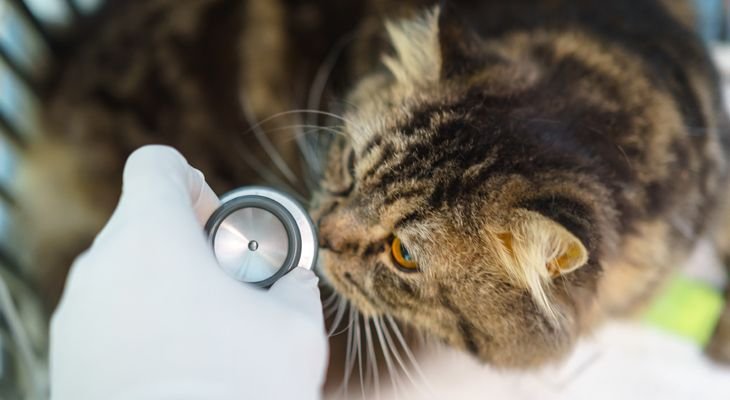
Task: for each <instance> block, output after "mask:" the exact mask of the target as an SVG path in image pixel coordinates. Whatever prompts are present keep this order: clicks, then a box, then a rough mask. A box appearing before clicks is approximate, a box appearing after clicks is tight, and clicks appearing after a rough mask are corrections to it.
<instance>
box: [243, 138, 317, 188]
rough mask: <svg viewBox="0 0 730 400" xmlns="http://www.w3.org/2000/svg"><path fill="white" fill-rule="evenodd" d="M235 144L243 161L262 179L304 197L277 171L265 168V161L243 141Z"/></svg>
mask: <svg viewBox="0 0 730 400" xmlns="http://www.w3.org/2000/svg"><path fill="white" fill-rule="evenodd" d="M234 144H235V149H236V150H237V151H238V153H239V154H240V155H241V159H242V160H243V162H244V163H245V164H246V165H247V166H248V167H249V168H251V169H252V170H253V171H254V172H255V173H256V174H258V175H259V177H261V179H263V180H265V181H266V182H269V183H270V184H273V185H277V186H279V187H282V188H285V189H287V191H289V192H290V194H292V195H294V196H295V197H297V198H298V199H302V198H303V196H302V195H301V194H300V193H299V192H298V191H297V190H296V189H294V187H293V186H291V185H290V184H289V183H287V182H286V181H284V180H282V179H281V178H279V177H278V176H277V175H276V173H275V172H273V171H271V170H269V169H267V168H265V167H264V164H263V162H261V161H260V160H259V159H258V158H257V157H256V156H255V155H254V154H252V153H251V152H250V151H249V150H248V149H247V148H246V147H245V146H243V143H238V142H235V143H234Z"/></svg>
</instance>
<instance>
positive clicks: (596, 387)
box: [382, 323, 730, 400]
mask: <svg viewBox="0 0 730 400" xmlns="http://www.w3.org/2000/svg"><path fill="white" fill-rule="evenodd" d="M420 364H421V367H422V369H423V370H424V375H425V376H426V378H427V379H428V382H429V385H428V386H430V387H431V390H430V391H429V392H428V393H424V392H423V390H425V389H424V388H425V386H426V385H422V386H421V387H420V389H419V390H416V389H414V388H412V387H411V388H409V390H408V393H406V392H405V390H401V391H400V393H398V394H397V395H396V394H395V393H393V392H392V391H388V392H385V391H384V392H383V396H382V398H383V399H465V400H466V399H499V400H522V399H525V400H527V399H540V400H551V399H556V400H557V399H561V400H563V399H566V400H573V399H575V400H579V399H581V400H582V399H591V400H601V399H606V400H615V399H637V400H638V399H662V400H673V399H677V400H679V399H683V400H684V399H697V400H699V399H702V400H714V399H717V400H727V399H730V369H728V368H727V367H719V366H717V365H714V364H712V363H711V362H710V361H709V360H707V359H706V358H705V357H704V356H703V355H702V353H701V351H700V350H699V349H698V348H697V347H695V346H694V345H692V344H691V343H689V342H685V341H683V340H677V339H676V338H675V337H673V336H671V335H669V334H666V333H664V332H659V331H655V330H653V329H649V328H646V327H643V326H638V325H633V324H629V323H620V324H619V323H616V324H611V325H608V326H606V327H604V329H602V330H601V331H600V332H598V333H597V335H596V336H595V337H594V338H591V339H588V340H585V341H584V342H582V343H581V344H580V345H579V346H578V347H577V348H576V351H575V353H574V354H573V355H572V356H571V357H570V358H569V359H568V361H567V362H566V363H565V364H564V365H562V366H550V367H546V368H544V369H543V370H541V371H538V372H532V373H517V372H502V371H496V370H494V369H493V368H491V367H488V366H484V365H480V364H479V363H477V362H476V361H475V360H474V359H472V358H470V357H469V356H467V355H465V354H462V353H459V352H456V351H453V350H448V349H445V348H442V349H438V350H434V351H432V352H430V354H429V355H428V356H427V357H421V361H420ZM402 384H403V385H404V386H406V382H402Z"/></svg>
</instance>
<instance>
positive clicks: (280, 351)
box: [50, 146, 327, 400]
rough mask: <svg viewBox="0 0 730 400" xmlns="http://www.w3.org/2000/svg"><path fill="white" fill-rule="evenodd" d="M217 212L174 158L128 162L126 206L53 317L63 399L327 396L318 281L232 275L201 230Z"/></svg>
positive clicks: (159, 153)
mask: <svg viewBox="0 0 730 400" xmlns="http://www.w3.org/2000/svg"><path fill="white" fill-rule="evenodd" d="M217 205H218V198H217V197H216V196H215V194H214V193H213V192H212V191H211V189H210V188H209V187H208V185H207V184H206V183H205V180H204V178H203V175H202V174H201V173H200V172H199V171H197V170H195V169H193V168H191V167H190V166H189V165H188V164H187V162H186V161H185V159H184V158H183V157H182V156H181V155H180V154H179V153H178V152H176V151H175V150H173V149H171V148H168V147H163V146H148V147H144V148H142V149H140V150H137V151H136V152H135V153H134V154H132V155H131V156H130V157H129V160H128V161H127V165H126V167H125V170H124V188H123V193H122V196H121V199H120V201H119V205H118V206H117V209H116V211H115V212H114V215H113V216H112V218H111V219H110V221H109V222H108V224H107V226H106V227H105V228H104V229H103V230H102V232H101V233H100V234H99V235H98V236H97V238H96V240H95V241H94V244H93V245H92V247H91V248H90V249H89V250H88V251H87V252H85V253H84V254H83V255H81V256H80V257H79V258H78V259H77V260H76V262H75V263H74V265H73V267H72V269H71V272H70V275H69V277H68V280H67V284H66V289H65V292H64V294H63V297H62V299H61V303H60V305H59V307H58V309H57V310H56V312H55V314H54V316H53V320H52V323H51V360H50V365H51V393H52V398H53V399H59V400H60V399H72V400H84V399H94V400H98V399H243V398H249V399H293V398H296V399H306V398H309V399H312V398H318V397H319V396H320V389H321V385H322V383H323V379H324V372H325V367H326V359H327V341H326V335H325V332H324V323H323V317H322V311H321V304H320V301H319V289H318V288H317V278H316V277H315V275H314V274H313V273H312V272H311V271H308V270H304V269H300V268H297V269H295V270H293V271H291V272H290V273H289V274H288V275H286V276H285V277H283V278H282V279H280V280H279V281H278V282H277V283H276V284H275V285H274V286H273V287H272V288H271V289H270V290H268V291H265V290H262V289H258V288H255V287H252V286H249V285H247V284H244V283H241V282H238V281H236V280H234V279H232V278H230V277H229V276H228V275H226V274H225V273H224V272H223V271H222V270H221V269H220V267H219V266H218V265H217V263H216V260H215V258H214V255H213V253H212V250H211V249H210V248H209V246H208V244H207V242H206V240H205V237H204V233H203V228H202V226H203V224H204V223H205V220H206V219H207V218H208V216H209V215H210V214H211V213H212V212H213V210H214V209H215V208H216V206H217Z"/></svg>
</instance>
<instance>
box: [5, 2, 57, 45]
mask: <svg viewBox="0 0 730 400" xmlns="http://www.w3.org/2000/svg"><path fill="white" fill-rule="evenodd" d="M7 1H9V2H11V3H12V4H14V5H15V6H16V7H17V8H18V11H20V13H21V14H22V15H23V17H25V18H26V19H27V20H28V23H30V25H31V26H32V27H33V28H34V29H35V30H36V32H38V35H40V37H41V38H42V39H43V41H45V42H46V45H47V46H48V49H49V50H50V51H51V53H53V55H54V56H58V55H59V54H60V47H61V46H60V45H59V43H58V41H56V39H55V38H54V37H53V35H51V33H50V32H49V31H48V29H46V27H45V26H44V25H43V23H42V22H41V21H40V20H39V19H38V18H37V17H36V16H35V14H33V12H32V11H31V10H30V8H29V7H28V5H27V4H25V1H23V0H7Z"/></svg>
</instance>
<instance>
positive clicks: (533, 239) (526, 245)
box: [496, 211, 588, 318]
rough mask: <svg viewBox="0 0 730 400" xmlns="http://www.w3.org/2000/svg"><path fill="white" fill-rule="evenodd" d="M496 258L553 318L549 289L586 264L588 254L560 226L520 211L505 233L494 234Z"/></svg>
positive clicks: (573, 237)
mask: <svg viewBox="0 0 730 400" xmlns="http://www.w3.org/2000/svg"><path fill="white" fill-rule="evenodd" d="M496 238H497V240H498V242H499V243H498V245H497V246H496V247H497V249H498V250H497V255H498V258H499V260H500V262H501V263H502V265H503V266H504V268H505V269H506V272H507V274H508V275H509V276H511V277H512V278H513V279H514V280H515V281H516V283H517V284H519V285H520V286H522V287H524V288H526V289H527V290H528V291H529V292H530V294H531V295H532V297H533V299H534V300H535V303H536V304H537V305H538V306H539V307H540V308H541V309H542V310H543V311H544V312H545V313H546V315H548V316H551V317H553V318H555V317H556V313H555V311H554V310H553V307H552V306H551V301H550V296H549V294H548V293H549V286H550V284H551V283H552V280H553V279H554V278H557V277H559V276H562V275H565V274H568V273H570V272H572V271H574V270H576V269H578V268H580V267H582V266H583V265H585V264H586V263H587V262H588V251H587V250H586V248H585V246H584V245H583V243H581V241H580V240H578V238H577V237H575V235H573V234H572V233H570V232H569V231H568V230H567V229H565V228H564V227H563V226H562V225H560V224H558V223H557V222H555V221H553V220H551V219H549V218H546V217H544V216H542V215H541V214H538V213H536V212H532V211H520V212H519V213H518V215H517V218H515V220H514V222H513V223H512V224H511V225H510V226H509V227H508V230H507V231H506V232H501V233H498V234H496Z"/></svg>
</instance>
